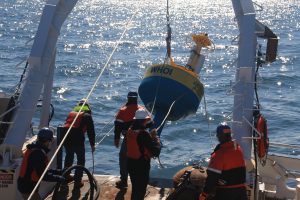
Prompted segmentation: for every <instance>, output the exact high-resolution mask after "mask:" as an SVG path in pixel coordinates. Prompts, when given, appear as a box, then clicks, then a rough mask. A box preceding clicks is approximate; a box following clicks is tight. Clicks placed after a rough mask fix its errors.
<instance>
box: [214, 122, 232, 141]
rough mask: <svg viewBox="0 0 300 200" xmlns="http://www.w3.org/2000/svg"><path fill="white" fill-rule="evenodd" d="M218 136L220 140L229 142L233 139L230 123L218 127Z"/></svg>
mask: <svg viewBox="0 0 300 200" xmlns="http://www.w3.org/2000/svg"><path fill="white" fill-rule="evenodd" d="M216 132H217V138H218V140H219V142H221V143H223V142H227V141H229V140H231V129H230V127H229V126H228V125H225V124H221V125H219V126H218V127H217V130H216Z"/></svg>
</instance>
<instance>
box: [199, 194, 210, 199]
mask: <svg viewBox="0 0 300 200" xmlns="http://www.w3.org/2000/svg"><path fill="white" fill-rule="evenodd" d="M207 197H208V194H207V193H206V192H202V193H201V194H200V196H199V199H198V200H207Z"/></svg>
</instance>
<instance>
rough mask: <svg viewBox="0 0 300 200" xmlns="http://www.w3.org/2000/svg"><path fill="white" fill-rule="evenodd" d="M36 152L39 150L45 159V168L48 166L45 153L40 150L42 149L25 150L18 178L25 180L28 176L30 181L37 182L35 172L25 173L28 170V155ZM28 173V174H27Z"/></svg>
mask: <svg viewBox="0 0 300 200" xmlns="http://www.w3.org/2000/svg"><path fill="white" fill-rule="evenodd" d="M37 150H41V151H42V152H43V153H44V155H45V157H46V160H45V167H46V166H47V165H48V162H49V160H48V157H47V155H46V153H45V152H44V151H43V150H42V149H37V148H33V149H27V150H26V151H25V153H24V157H23V161H22V164H21V168H20V174H19V177H21V178H25V177H26V175H27V176H28V175H30V179H31V181H33V182H38V180H39V178H40V176H38V174H37V172H36V171H35V170H34V169H33V170H32V171H31V172H29V171H27V170H28V169H27V168H28V158H29V156H30V154H31V153H32V152H33V151H37ZM28 173H30V174H28Z"/></svg>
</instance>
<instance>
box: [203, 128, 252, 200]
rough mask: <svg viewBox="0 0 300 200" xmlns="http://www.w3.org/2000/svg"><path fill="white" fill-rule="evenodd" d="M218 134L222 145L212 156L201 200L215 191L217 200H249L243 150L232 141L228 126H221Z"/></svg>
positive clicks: (217, 147)
mask: <svg viewBox="0 0 300 200" xmlns="http://www.w3.org/2000/svg"><path fill="white" fill-rule="evenodd" d="M216 132H217V135H216V136H217V138H218V141H219V142H220V143H219V144H218V145H217V146H216V148H215V150H214V152H213V153H212V154H211V159H210V162H209V164H208V167H207V179H206V182H205V186H204V189H203V192H202V193H201V194H200V196H199V200H207V199H208V196H209V194H210V193H212V192H213V191H214V190H215V191H216V192H215V199H216V200H223V199H230V200H247V199H248V198H247V193H246V187H245V182H246V166H245V160H244V156H243V152H242V149H241V147H240V146H239V145H238V144H237V143H236V142H235V141H234V140H232V137H231V129H230V127H229V126H228V125H225V124H221V125H219V126H218V127H217V130H216Z"/></svg>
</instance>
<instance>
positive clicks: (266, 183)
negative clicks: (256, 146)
mask: <svg viewBox="0 0 300 200" xmlns="http://www.w3.org/2000/svg"><path fill="white" fill-rule="evenodd" d="M232 5H233V9H234V13H235V17H236V20H237V24H238V28H239V31H240V34H239V36H238V38H239V40H238V47H239V48H238V58H237V70H236V76H235V84H234V86H233V87H232V92H233V95H234V106H233V121H232V125H231V126H232V132H233V134H234V138H235V139H236V140H237V141H238V143H239V144H240V145H241V147H242V148H243V151H244V157H245V160H246V163H247V165H248V166H251V165H252V164H251V163H252V161H251V159H252V152H253V151H252V142H253V140H252V139H251V138H252V132H253V129H252V126H251V124H252V121H253V105H254V85H255V67H256V52H257V46H258V43H257V37H258V36H259V35H260V34H261V33H264V32H267V31H268V30H267V29H268V28H266V27H265V26H262V24H261V23H260V22H258V21H257V20H256V17H255V16H256V15H255V9H254V5H253V2H252V0H232ZM257 165H258V177H259V178H258V179H257V180H258V182H257V184H258V185H259V188H258V189H259V190H260V191H259V192H258V191H256V195H254V191H253V188H252V195H251V199H254V196H256V197H257V199H265V198H266V197H268V198H274V199H297V200H298V199H300V185H297V186H296V188H295V187H294V188H291V187H289V186H288V185H287V184H288V183H287V181H289V180H294V183H297V182H299V181H300V179H299V178H300V160H299V159H295V158H291V157H287V156H284V155H269V156H268V159H267V162H266V165H265V166H262V165H260V163H257ZM253 167H254V166H253V165H252V169H253ZM252 169H251V168H250V169H248V170H249V171H248V174H247V178H248V184H249V185H251V186H252V185H253V179H252V178H251V177H253V176H254V174H253V173H254V170H252ZM298 180H299V181H298ZM297 184H298V183H297Z"/></svg>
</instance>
